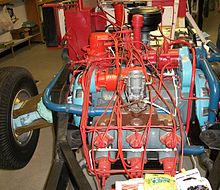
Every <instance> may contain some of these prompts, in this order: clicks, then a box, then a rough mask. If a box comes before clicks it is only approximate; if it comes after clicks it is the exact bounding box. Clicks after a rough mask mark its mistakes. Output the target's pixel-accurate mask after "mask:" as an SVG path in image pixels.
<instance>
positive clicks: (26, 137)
mask: <svg viewBox="0 0 220 190" xmlns="http://www.w3.org/2000/svg"><path fill="white" fill-rule="evenodd" d="M30 97H31V94H30V92H29V91H27V90H26V89H21V90H20V91H19V92H18V93H17V94H16V96H15V98H14V100H13V104H12V109H11V128H12V133H13V136H14V140H15V142H16V143H17V144H18V145H19V146H25V145H26V144H27V143H28V142H29V141H30V139H31V136H32V134H33V131H29V132H27V133H23V134H21V135H18V134H16V132H15V128H14V127H13V118H14V114H13V113H14V110H16V105H18V104H19V103H20V102H22V101H24V100H26V99H28V98H30Z"/></svg>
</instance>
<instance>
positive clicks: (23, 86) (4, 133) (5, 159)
mask: <svg viewBox="0 0 220 190" xmlns="http://www.w3.org/2000/svg"><path fill="white" fill-rule="evenodd" d="M37 94H38V91H37V87H36V84H35V82H34V80H33V78H32V75H31V74H30V73H29V72H28V71H27V70H26V69H24V68H21V67H3V68H1V69H0V168H2V169H20V168H23V167H24V166H26V165H27V164H28V162H29V161H30V159H31V157H32V155H33V153H34V151H35V148H36V146H37V142H38V137H39V129H37V130H33V131H31V132H30V133H26V134H24V136H18V135H16V134H15V132H14V130H13V128H12V119H13V118H12V117H13V114H12V113H13V112H12V109H13V105H14V104H15V101H14V100H15V99H16V100H19V97H20V95H21V98H20V100H22V101H23V99H26V98H27V97H31V96H35V95H37Z"/></svg>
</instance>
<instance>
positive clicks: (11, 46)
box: [0, 33, 40, 57]
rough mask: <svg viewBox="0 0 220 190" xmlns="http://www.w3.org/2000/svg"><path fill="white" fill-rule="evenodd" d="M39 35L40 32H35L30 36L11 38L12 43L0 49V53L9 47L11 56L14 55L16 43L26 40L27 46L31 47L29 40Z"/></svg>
mask: <svg viewBox="0 0 220 190" xmlns="http://www.w3.org/2000/svg"><path fill="white" fill-rule="evenodd" d="M39 35H40V33H37V34H34V35H30V36H28V37H26V38H23V39H18V40H13V44H11V45H8V46H7V47H5V48H1V49H0V54H1V53H2V52H4V51H6V50H9V49H11V53H12V55H13V57H15V52H14V47H16V46H17V45H19V44H22V43H24V42H28V46H29V48H31V40H32V39H34V38H36V37H38V36H39Z"/></svg>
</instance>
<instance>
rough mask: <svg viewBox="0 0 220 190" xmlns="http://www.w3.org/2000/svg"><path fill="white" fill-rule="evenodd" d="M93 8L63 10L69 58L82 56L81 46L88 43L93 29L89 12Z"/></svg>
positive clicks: (76, 58) (75, 58)
mask: <svg viewBox="0 0 220 190" xmlns="http://www.w3.org/2000/svg"><path fill="white" fill-rule="evenodd" d="M92 12H93V10H91V9H87V10H79V9H77V8H74V9H69V10H66V11H65V19H66V21H65V22H66V31H67V34H66V35H67V36H68V51H69V56H70V58H71V59H74V60H78V59H80V58H82V57H83V54H84V51H83V50H82V48H83V47H86V46H88V45H89V40H88V39H89V36H90V34H91V32H94V31H95V28H94V25H93V23H92V18H91V13H92Z"/></svg>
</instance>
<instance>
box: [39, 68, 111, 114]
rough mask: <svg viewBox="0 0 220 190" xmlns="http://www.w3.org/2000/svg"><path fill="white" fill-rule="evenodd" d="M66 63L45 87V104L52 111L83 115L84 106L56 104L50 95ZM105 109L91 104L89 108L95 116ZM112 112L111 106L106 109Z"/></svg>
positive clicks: (89, 111)
mask: <svg viewBox="0 0 220 190" xmlns="http://www.w3.org/2000/svg"><path fill="white" fill-rule="evenodd" d="M65 67H66V65H65V66H63V67H62V69H61V70H60V71H59V72H58V73H57V74H56V76H55V77H54V79H53V80H51V82H50V83H49V85H48V86H47V88H46V89H45V91H44V93H43V97H42V99H43V103H44V105H45V106H46V107H47V108H48V109H49V110H52V111H55V112H65V113H72V114H76V115H81V114H82V106H80V105H75V104H56V103H54V102H52V101H51V100H50V95H51V91H52V89H53V87H54V86H55V84H56V82H57V81H58V79H59V77H60V75H61V73H62V72H63V70H64V69H65ZM104 111H105V108H95V107H92V106H90V107H89V109H88V115H89V116H91V117H93V116H100V115H101V114H102V113H103V112H104ZM111 112H112V109H111V108H109V109H108V110H107V111H106V114H110V113H111Z"/></svg>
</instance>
